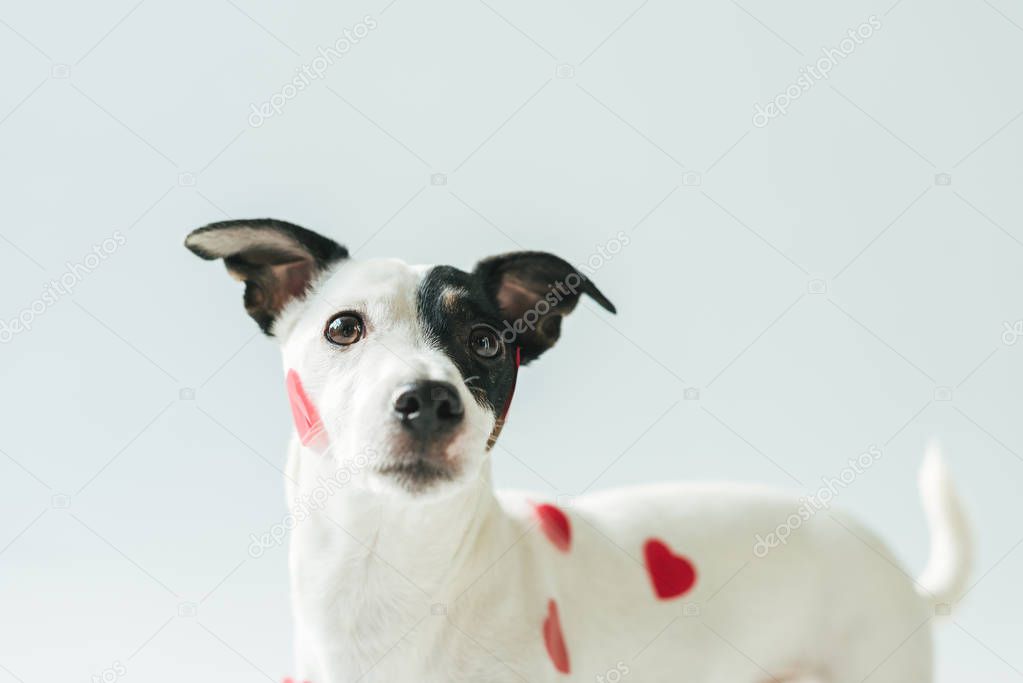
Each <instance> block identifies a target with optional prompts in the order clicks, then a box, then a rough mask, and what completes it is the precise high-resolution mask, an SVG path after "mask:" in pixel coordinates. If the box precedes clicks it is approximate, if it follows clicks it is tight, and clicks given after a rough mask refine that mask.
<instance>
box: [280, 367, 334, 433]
mask: <svg viewBox="0 0 1023 683" xmlns="http://www.w3.org/2000/svg"><path fill="white" fill-rule="evenodd" d="M286 385H287V388H288V401H289V402H290V403H291V417H292V418H294V420H295V429H296V431H298V438H299V440H300V441H301V442H302V445H303V446H309V445H312V444H316V445H318V446H325V445H326V435H325V434H324V432H323V422H322V421H321V420H320V414H319V413H318V412H317V410H316V406H314V405H313V403H312V401H310V400H309V396H308V395H307V394H306V393H305V388H304V387H303V386H302V380H301V379H300V378H299V376H298V373H297V372H295V371H294V370H293V369H292V370H288V377H287V380H286Z"/></svg>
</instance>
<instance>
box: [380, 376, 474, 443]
mask: <svg viewBox="0 0 1023 683" xmlns="http://www.w3.org/2000/svg"><path fill="white" fill-rule="evenodd" d="M464 413H465V409H464V408H463V406H462V399H461V398H460V397H459V395H458V390H457V389H455V387H454V386H452V385H451V384H449V383H447V382H437V381H432V380H430V381H421V382H414V383H412V384H409V385H408V386H406V387H402V388H401V389H399V390H398V395H397V396H396V397H395V399H394V414H395V416H396V417H397V418H398V419H399V420H401V423H402V424H403V425H405V426H406V427H408V428H409V429H411V430H413V431H415V432H417V433H419V434H420V435H424V436H425V435H429V434H433V433H439V432H442V431H444V430H447V429H450V428H451V427H454V426H455V425H457V424H458V423H459V422H461V420H462V416H463V414H464Z"/></svg>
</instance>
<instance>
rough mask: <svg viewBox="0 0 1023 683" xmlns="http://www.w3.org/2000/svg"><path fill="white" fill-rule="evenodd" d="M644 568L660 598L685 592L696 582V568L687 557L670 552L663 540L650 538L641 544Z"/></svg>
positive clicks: (673, 596)
mask: <svg viewBox="0 0 1023 683" xmlns="http://www.w3.org/2000/svg"><path fill="white" fill-rule="evenodd" d="M643 555H644V556H645V557H646V569H647V572H649V573H650V580H651V581H652V582H653V584H654V592H655V593H657V597H658V598H660V599H661V600H671V599H672V598H677V597H679V596H680V595H683V594H685V593H686V592H688V591H689V589H690V588H692V587H693V584H695V583H696V568H695V567H693V563H692V562H690V561H689V559H688V558H686V557H683V556H682V555H676V554H675V553H673V552H671V548H669V547H668V546H667V545H666V544H665V543H664V542H663V541H659V540H657V539H656V538H651V539H650V540H648V541H647V542H646V545H645V546H643Z"/></svg>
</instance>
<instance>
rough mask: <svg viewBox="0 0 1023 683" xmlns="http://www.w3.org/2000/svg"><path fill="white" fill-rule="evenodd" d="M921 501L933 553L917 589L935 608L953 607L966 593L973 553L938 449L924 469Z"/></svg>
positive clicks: (926, 459)
mask: <svg viewBox="0 0 1023 683" xmlns="http://www.w3.org/2000/svg"><path fill="white" fill-rule="evenodd" d="M920 497H921V498H922V499H923V506H924V512H925V513H926V515H927V526H928V527H929V528H930V532H931V552H930V558H929V559H928V561H927V568H926V569H925V570H924V573H923V574H921V575H920V578H919V579H918V581H917V586H918V587H919V590H920V593H921V595H922V596H923V597H924V599H926V600H929V601H931V602H932V604H934V605H939V604H942V603H946V604H951V603H953V602H955V601H956V600H957V599H959V598H960V597H962V594H963V591H965V590H966V582H967V581H968V580H969V577H970V566H971V564H972V554H973V553H972V547H971V543H970V530H969V525H968V524H967V522H966V515H965V514H964V512H963V507H962V504H961V503H960V501H959V496H957V495H956V492H955V489H954V488H953V486H952V479H951V477H950V476H949V473H948V469H947V468H946V467H945V463H944V461H943V460H942V459H941V452H940V450H939V449H938V446H937V445H933V444H932V445H931V446H930V447H929V448H928V449H927V455H926V456H924V462H923V466H922V467H921V468H920Z"/></svg>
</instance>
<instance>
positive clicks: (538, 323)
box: [473, 251, 616, 364]
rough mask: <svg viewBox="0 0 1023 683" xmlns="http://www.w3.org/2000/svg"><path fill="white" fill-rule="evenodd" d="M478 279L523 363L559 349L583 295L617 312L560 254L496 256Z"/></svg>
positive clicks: (478, 272) (479, 266)
mask: <svg viewBox="0 0 1023 683" xmlns="http://www.w3.org/2000/svg"><path fill="white" fill-rule="evenodd" d="M473 274H474V275H476V276H477V277H478V278H480V280H481V281H482V283H483V289H484V290H485V291H486V293H487V295H488V296H490V298H491V299H492V300H493V301H494V303H495V304H496V305H497V307H498V308H499V309H500V311H501V316H502V317H503V318H504V320H505V322H506V323H507V325H508V329H511V330H513V331H514V333H515V343H516V344H517V345H518V346H519V348H520V349H521V353H522V363H523V364H525V363H528V362H529V361H531V360H534V359H536V358H538V357H539V356H540V354H542V353H543V352H544V351H546V350H547V349H549V348H551V347H552V346H554V342H556V341H557V340H558V337H560V336H561V319H562V318H564V317H565V316H566V315H568V314H569V313H571V312H572V311H573V310H574V309H575V307H576V305H577V304H578V303H579V298H580V297H581V296H582V295H583V294H587V295H589V296H591V297H592V298H593V299H594V301H596V302H597V303H598V304H600V305H601V306H603V307H604V309H606V310H608V311H610V312H611V313H615V312H616V310H615V307H614V304H612V303H611V302H610V301H609V300H608V298H607V297H606V296H604V295H603V294H602V293H601V291H600V290H599V289H597V287H596V285H594V284H593V282H591V281H590V279H589V278H587V277H586V276H585V275H583V274H582V273H580V272H579V270H578V269H577V268H576V267H575V266H573V265H572V264H570V263H568V262H567V261H565V260H563V259H560V258H558V257H557V256H555V255H554V254H548V253H545V252H542V251H518V252H513V253H510V254H502V255H500V256H492V257H490V258H488V259H486V260H483V261H480V262H479V263H478V264H476V269H475V270H474V271H473Z"/></svg>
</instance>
